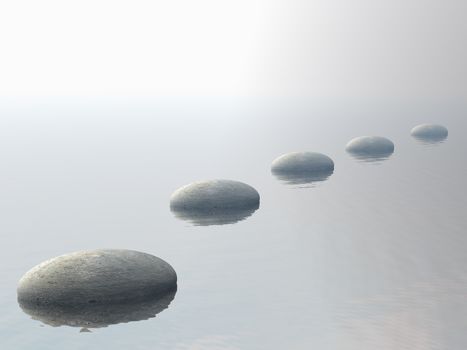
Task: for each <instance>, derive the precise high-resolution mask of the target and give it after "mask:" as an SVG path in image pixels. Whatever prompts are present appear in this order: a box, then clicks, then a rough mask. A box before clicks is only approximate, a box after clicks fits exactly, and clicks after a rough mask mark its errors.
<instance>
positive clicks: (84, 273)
mask: <svg viewBox="0 0 467 350" xmlns="http://www.w3.org/2000/svg"><path fill="white" fill-rule="evenodd" d="M176 288H177V275H176V273H175V271H174V269H173V268H172V267H171V266H170V265H169V264H168V263H167V262H165V261H164V260H162V259H159V258H157V257H155V256H153V255H150V254H146V253H141V252H137V251H132V250H113V249H109V250H91V251H80V252H74V253H70V254H66V255H62V256H59V257H56V258H53V259H50V260H47V261H45V262H43V263H41V264H39V265H37V266H36V267H34V268H32V269H31V270H29V271H28V272H27V273H26V274H25V275H24V276H23V277H22V278H21V280H20V281H19V285H18V290H17V291H18V302H19V303H20V305H22V307H23V308H26V309H31V308H36V307H58V308H61V309H67V308H75V307H79V308H83V307H84V308H86V307H90V306H91V307H95V306H97V305H116V304H129V303H136V302H142V301H148V300H154V299H155V298H158V297H161V296H163V295H165V294H167V293H169V292H173V291H175V290H176Z"/></svg>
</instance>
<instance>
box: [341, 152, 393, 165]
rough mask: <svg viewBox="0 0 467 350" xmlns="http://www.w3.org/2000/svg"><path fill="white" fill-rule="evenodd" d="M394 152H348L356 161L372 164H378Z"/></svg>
mask: <svg viewBox="0 0 467 350" xmlns="http://www.w3.org/2000/svg"><path fill="white" fill-rule="evenodd" d="M393 153H394V152H386V153H352V152H349V154H350V155H351V156H352V157H353V158H354V159H355V160H357V161H358V162H361V163H371V164H374V165H379V164H381V163H382V162H384V161H385V160H387V159H389V157H391V155H392V154H393Z"/></svg>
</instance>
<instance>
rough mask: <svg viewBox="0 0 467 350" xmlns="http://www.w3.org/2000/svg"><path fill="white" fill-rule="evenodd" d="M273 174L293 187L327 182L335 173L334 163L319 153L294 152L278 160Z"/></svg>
mask: <svg viewBox="0 0 467 350" xmlns="http://www.w3.org/2000/svg"><path fill="white" fill-rule="evenodd" d="M271 172H272V173H273V174H274V176H276V177H277V178H278V179H279V180H281V181H284V182H286V183H288V184H291V185H301V184H312V183H314V182H320V181H325V180H327V179H328V178H329V177H330V176H331V175H332V174H333V172H334V162H333V161H332V159H331V158H329V157H328V156H326V155H324V154H321V153H317V152H292V153H287V154H284V155H282V156H280V157H278V158H276V159H275V160H274V161H273V162H272V165H271Z"/></svg>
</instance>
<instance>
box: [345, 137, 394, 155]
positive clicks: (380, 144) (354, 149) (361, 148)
mask: <svg viewBox="0 0 467 350" xmlns="http://www.w3.org/2000/svg"><path fill="white" fill-rule="evenodd" d="M345 149H346V151H347V152H348V153H350V154H351V155H353V156H354V157H356V158H361V159H372V158H376V159H380V158H385V157H389V156H390V155H391V154H392V153H393V152H394V143H393V142H392V141H391V140H389V139H387V138H385V137H381V136H361V137H356V138H354V139H352V140H351V141H350V142H349V143H348V144H347V146H346V147H345Z"/></svg>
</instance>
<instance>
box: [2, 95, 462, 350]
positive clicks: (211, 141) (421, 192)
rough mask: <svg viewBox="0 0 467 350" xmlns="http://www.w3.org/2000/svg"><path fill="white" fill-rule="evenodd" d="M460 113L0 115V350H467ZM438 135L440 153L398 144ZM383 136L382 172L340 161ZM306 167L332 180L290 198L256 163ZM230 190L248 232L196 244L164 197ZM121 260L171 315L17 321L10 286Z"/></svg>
mask: <svg viewBox="0 0 467 350" xmlns="http://www.w3.org/2000/svg"><path fill="white" fill-rule="evenodd" d="M466 117H467V105H465V104H461V103H453V102H437V103H434V102H420V101H414V102H409V101H406V102H398V103H396V102H387V101H376V102H368V101H358V102H349V101H308V102H306V101H267V100H261V101H258V100H256V101H252V100H227V99H224V100H220V99H213V100H209V99H200V100H194V99H164V100H157V99H156V100H152V101H151V100H149V99H146V100H144V99H139V100H136V99H133V100H128V99H127V100H125V99H101V100H93V99H87V100H86V99H81V100H78V99H75V100H72V99H68V100H67V99H57V100H52V99H48V100H39V99H35V100H21V101H20V100H2V101H0V194H1V195H0V233H1V235H0V243H1V246H2V247H3V250H2V254H1V255H0V272H1V276H2V278H1V281H0V283H1V284H0V306H1V310H2V314H1V316H0V317H1V318H0V348H1V349H128V348H131V349H134V350H136V349H175V350H182V349H187V350H188V349H190V350H195V349H203V350H205V349H207V350H214V349H215V350H237V349H252V350H253V349H254V350H258V349H268V350H270V349H297V350H301V349H303V350H305V349H306V350H308V349H311V348H313V349H344V350H354V349H355V350H362V349H365V350H366V349H368V350H374V349H383V350H385V349H411V350H418V349H420V350H422V349H423V350H426V349H449V350H455V349H459V350H460V349H465V348H466V346H467V332H465V329H466V327H467V253H466V252H467V230H466V228H467V219H466V209H467V190H466V185H465V179H466V177H467V164H466V159H467V158H466V155H467V139H466V137H465V135H466V133H467V122H466ZM424 122H436V123H441V124H444V125H445V126H446V127H448V129H449V132H450V134H449V138H448V139H447V140H446V141H445V142H444V143H442V144H435V145H424V144H421V143H419V142H417V141H416V140H414V139H413V138H411V137H410V130H411V128H412V127H413V126H414V125H416V124H419V123H424ZM361 135H382V136H386V137H388V138H389V139H391V140H392V141H393V142H394V143H395V146H396V148H395V152H394V154H393V155H392V156H391V157H390V158H389V159H387V160H385V161H382V162H378V163H376V164H373V163H362V162H358V161H356V160H354V159H352V158H351V157H349V156H348V155H347V154H346V153H345V151H344V147H345V144H346V143H347V142H348V141H349V140H350V139H351V138H353V137H355V136H361ZM301 150H304V151H305V150H309V151H317V152H322V153H325V154H327V155H329V156H330V157H331V158H333V160H334V161H335V171H334V174H332V175H331V176H330V177H329V178H328V179H327V180H326V181H321V182H319V183H317V184H315V185H314V186H299V185H287V184H285V183H284V182H281V181H279V180H277V179H276V178H275V177H274V176H272V175H271V173H270V170H269V169H270V163H271V162H272V160H273V159H275V158H276V157H277V156H279V155H281V154H283V153H286V152H291V151H301ZM211 178H228V179H235V180H239V181H243V182H246V183H248V184H250V185H252V186H254V187H255V188H256V189H257V190H258V191H259V192H260V194H261V206H260V209H259V210H257V211H256V212H255V213H254V214H253V215H252V216H250V217H248V218H247V219H245V220H243V221H240V222H238V223H236V224H231V225H221V226H218V225H211V226H194V225H192V224H191V223H190V222H187V221H183V220H180V219H179V218H176V217H175V216H174V215H173V214H172V213H171V212H170V210H169V202H168V200H169V197H170V195H171V193H172V192H173V191H174V190H175V189H177V188H178V187H180V186H182V185H184V184H187V183H190V182H192V181H195V180H203V179H211ZM93 248H127V249H135V250H140V251H144V252H148V253H151V254H154V255H156V256H159V257H161V258H163V259H164V260H166V261H168V262H169V263H170V264H171V265H172V266H173V267H174V268H175V270H176V271H177V273H178V278H179V282H178V291H177V293H176V295H175V298H174V300H173V301H172V303H171V304H170V306H169V308H168V309H166V310H164V311H162V312H161V313H160V314H158V315H157V316H156V317H155V318H152V319H150V320H146V321H139V322H131V323H123V324H118V325H113V326H109V327H106V328H98V329H92V332H91V333H80V332H79V328H73V327H51V326H47V325H43V324H42V323H41V322H39V321H37V320H33V319H31V318H30V317H29V316H28V315H26V314H25V313H23V312H22V311H21V309H20V308H19V306H18V304H17V302H16V284H17V281H18V280H19V278H20V277H21V276H22V275H23V274H24V273H25V272H26V271H27V270H28V269H30V268H31V267H32V266H34V265H36V264H38V263H39V262H41V261H43V260H46V259H48V258H51V257H55V256H57V255H61V254H64V253H67V252H72V251H76V250H82V249H93Z"/></svg>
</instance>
